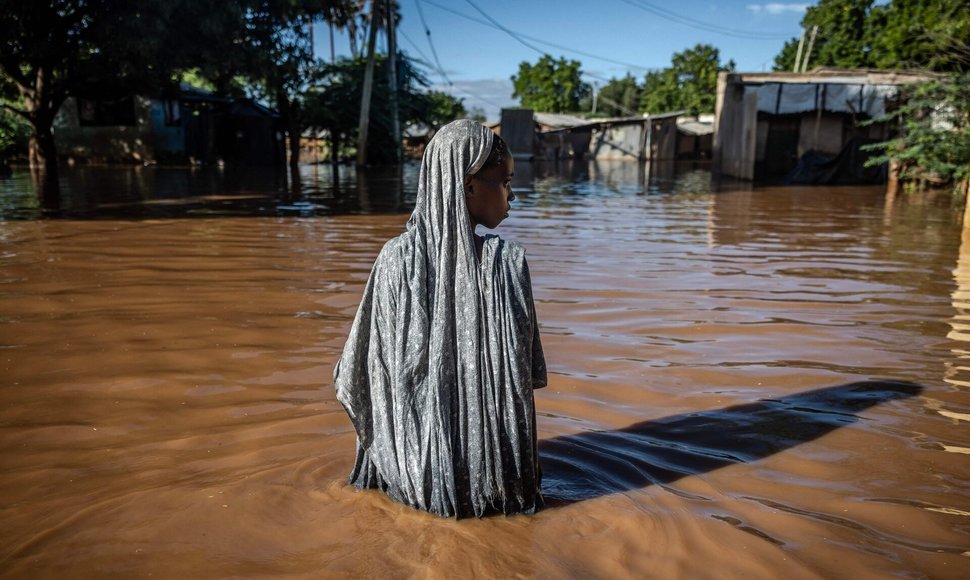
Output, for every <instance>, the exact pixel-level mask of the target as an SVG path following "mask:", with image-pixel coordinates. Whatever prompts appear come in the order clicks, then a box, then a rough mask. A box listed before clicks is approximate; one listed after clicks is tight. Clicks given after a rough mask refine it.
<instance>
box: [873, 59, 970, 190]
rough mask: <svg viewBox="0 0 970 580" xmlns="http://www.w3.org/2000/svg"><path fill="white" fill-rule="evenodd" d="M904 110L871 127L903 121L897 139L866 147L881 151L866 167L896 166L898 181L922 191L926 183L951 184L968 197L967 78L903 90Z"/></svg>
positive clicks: (969, 98) (969, 119) (969, 110)
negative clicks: (897, 168)
mask: <svg viewBox="0 0 970 580" xmlns="http://www.w3.org/2000/svg"><path fill="white" fill-rule="evenodd" d="M902 102H903V105H902V106H901V107H900V108H899V110H897V111H894V112H892V113H890V114H889V115H887V116H886V117H884V118H881V119H876V120H875V122H887V121H889V122H891V121H893V120H895V119H896V118H899V119H901V120H902V126H901V127H900V136H899V137H897V138H895V139H892V140H890V141H887V142H885V143H880V144H878V145H873V146H869V147H867V148H868V149H870V150H876V151H879V152H881V154H880V155H879V156H877V157H873V158H871V159H870V160H869V162H868V164H870V165H874V164H881V163H885V162H887V161H896V162H898V163H899V168H900V179H901V180H902V181H904V182H908V183H910V184H916V185H917V188H918V189H923V185H924V184H925V183H926V182H927V181H934V182H938V183H952V184H954V185H957V186H958V188H959V189H960V190H962V192H963V193H967V184H968V181H970V73H967V72H964V73H960V74H954V75H951V76H948V77H945V78H942V79H939V80H934V81H930V82H927V83H920V84H918V85H911V86H909V87H906V88H905V89H904V94H903V101H902Z"/></svg>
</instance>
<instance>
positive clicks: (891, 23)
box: [867, 0, 970, 72]
mask: <svg viewBox="0 0 970 580" xmlns="http://www.w3.org/2000/svg"><path fill="white" fill-rule="evenodd" d="M867 28H868V39H867V40H868V44H869V47H870V54H871V59H870V62H871V64H872V66H875V67H879V68H925V69H930V70H936V71H946V72H952V71H966V70H968V68H967V64H968V63H970V10H967V4H966V2H965V0H922V1H918V2H914V1H908V2H907V1H903V2H900V1H898V0H894V1H893V2H889V3H887V4H883V5H881V6H873V7H872V9H871V11H870V14H869V20H868V26H867Z"/></svg>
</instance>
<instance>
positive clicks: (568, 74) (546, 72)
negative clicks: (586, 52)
mask: <svg viewBox="0 0 970 580" xmlns="http://www.w3.org/2000/svg"><path fill="white" fill-rule="evenodd" d="M581 66H582V65H581V64H580V62H579V61H578V60H566V59H565V58H563V57H559V60H555V59H553V58H552V57H551V56H550V55H548V54H545V55H543V56H542V57H541V58H540V59H539V60H538V62H536V63H535V64H530V63H528V62H525V61H523V62H521V63H519V72H518V74H516V75H512V85H513V86H514V87H515V92H514V93H512V97H513V98H518V99H519V100H520V102H521V104H522V106H523V107H526V108H529V109H534V110H536V111H544V112H546V113H571V112H576V111H579V110H580V108H581V107H580V101H582V100H583V99H584V98H586V97H587V96H588V95H589V94H590V92H591V89H590V86H589V85H588V84H586V83H584V82H583V81H582V78H581V76H582V71H581V70H580V67H581Z"/></svg>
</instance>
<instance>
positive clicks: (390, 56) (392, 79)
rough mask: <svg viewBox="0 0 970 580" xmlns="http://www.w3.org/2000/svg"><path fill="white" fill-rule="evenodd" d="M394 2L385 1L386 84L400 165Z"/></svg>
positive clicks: (396, 152) (399, 122)
mask: <svg viewBox="0 0 970 580" xmlns="http://www.w3.org/2000/svg"><path fill="white" fill-rule="evenodd" d="M394 4H395V2H394V0H387V82H388V86H389V87H390V89H391V95H390V96H391V128H392V132H393V134H394V160H395V161H396V162H397V163H399V164H400V163H401V119H400V115H399V112H398V107H397V41H396V37H397V22H396V21H395V19H394Z"/></svg>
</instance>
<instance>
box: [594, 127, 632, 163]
mask: <svg viewBox="0 0 970 580" xmlns="http://www.w3.org/2000/svg"><path fill="white" fill-rule="evenodd" d="M645 127H646V121H644V122H643V123H624V124H617V125H602V126H600V127H597V128H596V129H594V130H593V136H592V138H591V139H590V142H589V156H590V158H591V159H627V160H629V159H633V160H638V159H643V148H644V142H645V141H644V140H645V138H646V135H644V128H645Z"/></svg>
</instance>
